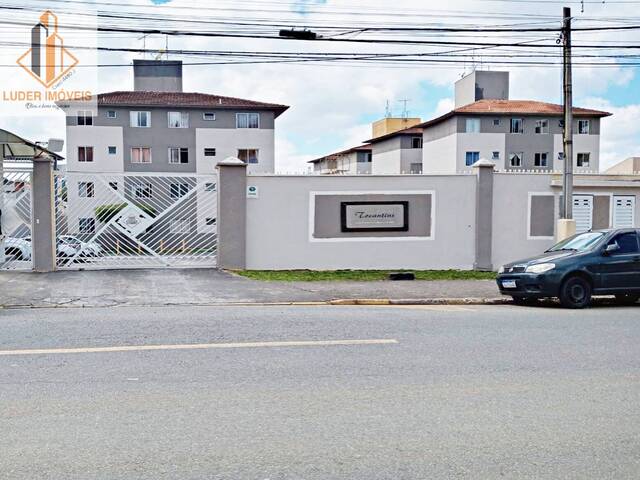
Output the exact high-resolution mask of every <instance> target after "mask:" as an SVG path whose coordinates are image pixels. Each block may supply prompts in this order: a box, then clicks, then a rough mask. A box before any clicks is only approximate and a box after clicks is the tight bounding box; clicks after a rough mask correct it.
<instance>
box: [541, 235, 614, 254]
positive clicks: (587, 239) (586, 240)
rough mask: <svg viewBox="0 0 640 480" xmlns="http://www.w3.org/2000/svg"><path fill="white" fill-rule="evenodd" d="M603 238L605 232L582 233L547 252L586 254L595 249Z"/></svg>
mask: <svg viewBox="0 0 640 480" xmlns="http://www.w3.org/2000/svg"><path fill="white" fill-rule="evenodd" d="M603 236H604V233H603V232H587V233H580V234H578V235H574V236H573V237H569V238H567V239H566V240H563V241H561V242H560V243H558V244H556V245H554V246H553V247H551V248H550V249H549V250H547V252H559V251H562V250H576V251H578V252H584V251H586V250H589V249H590V248H591V247H593V246H594V245H595V244H596V243H597V242H598V240H600V239H601V238H602V237H603Z"/></svg>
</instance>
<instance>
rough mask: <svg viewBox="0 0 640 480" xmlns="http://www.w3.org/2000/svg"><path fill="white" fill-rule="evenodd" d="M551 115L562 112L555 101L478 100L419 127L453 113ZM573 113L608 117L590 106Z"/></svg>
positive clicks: (451, 115) (446, 117) (439, 120)
mask: <svg viewBox="0 0 640 480" xmlns="http://www.w3.org/2000/svg"><path fill="white" fill-rule="evenodd" d="M466 114H473V115H508V114H517V115H552V116H560V115H562V114H563V106H562V105H558V104H555V103H546V102H537V101H535V100H490V99H485V100H478V101H477V102H473V103H470V104H468V105H464V106H462V107H459V108H456V109H454V110H452V111H450V112H449V113H445V114H444V115H442V116H440V117H438V118H434V119H433V120H429V121H427V122H424V123H421V124H420V125H418V126H419V127H423V128H426V127H430V126H432V125H435V124H437V123H440V122H442V121H444V120H447V119H448V118H451V117H453V116H454V115H466ZM573 115H574V116H576V117H608V116H610V115H611V113H609V112H604V111H602V110H593V109H590V108H580V107H574V108H573Z"/></svg>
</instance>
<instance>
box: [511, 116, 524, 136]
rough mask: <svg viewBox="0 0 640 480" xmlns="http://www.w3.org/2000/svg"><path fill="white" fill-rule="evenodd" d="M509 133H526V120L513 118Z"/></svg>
mask: <svg viewBox="0 0 640 480" xmlns="http://www.w3.org/2000/svg"><path fill="white" fill-rule="evenodd" d="M509 133H524V119H522V118H512V119H511V128H510V130H509Z"/></svg>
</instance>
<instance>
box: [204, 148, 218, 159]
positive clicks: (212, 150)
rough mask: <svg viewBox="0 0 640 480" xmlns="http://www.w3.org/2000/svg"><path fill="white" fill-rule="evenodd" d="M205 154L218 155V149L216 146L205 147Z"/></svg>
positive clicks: (209, 155)
mask: <svg viewBox="0 0 640 480" xmlns="http://www.w3.org/2000/svg"><path fill="white" fill-rule="evenodd" d="M204 156H205V157H215V156H216V149H215V148H205V149H204Z"/></svg>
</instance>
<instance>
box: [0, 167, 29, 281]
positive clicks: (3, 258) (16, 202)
mask: <svg viewBox="0 0 640 480" xmlns="http://www.w3.org/2000/svg"><path fill="white" fill-rule="evenodd" d="M31 176H32V170H31V168H26V167H24V166H21V167H9V166H6V165H5V166H4V168H3V170H2V191H1V192H0V225H1V227H0V270H31V267H32V261H31V192H32V190H31Z"/></svg>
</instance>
